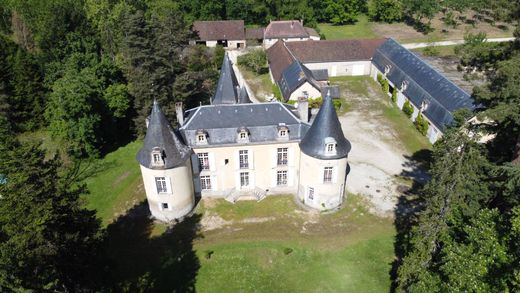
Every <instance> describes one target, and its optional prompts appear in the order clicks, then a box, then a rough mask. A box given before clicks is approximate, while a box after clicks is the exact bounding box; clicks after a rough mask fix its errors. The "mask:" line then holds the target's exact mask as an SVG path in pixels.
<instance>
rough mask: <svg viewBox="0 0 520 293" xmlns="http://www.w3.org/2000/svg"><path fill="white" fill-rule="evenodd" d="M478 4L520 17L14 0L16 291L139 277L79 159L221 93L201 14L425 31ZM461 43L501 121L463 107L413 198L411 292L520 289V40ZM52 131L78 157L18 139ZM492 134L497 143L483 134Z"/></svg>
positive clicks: (10, 25) (5, 90) (381, 6)
mask: <svg viewBox="0 0 520 293" xmlns="http://www.w3.org/2000/svg"><path fill="white" fill-rule="evenodd" d="M468 9H472V10H474V11H477V12H479V13H480V14H481V15H486V16H488V17H491V18H493V19H494V20H496V21H507V22H511V23H513V24H514V25H517V22H518V21H519V20H520V8H519V4H518V3H517V2H515V1H505V0H492V1H482V0H464V1H457V0H453V1H435V0H420V1H415V0H372V1H368V2H367V1H363V0H353V1H347V0H344V1H332V0H325V1H317V0H302V1H298V0H290V1H282V0H274V1H261V0H244V1H238V0H226V1H222V0H205V1H201V0H190V1H187V0H178V1H173V0H156V1H151V0H148V1H146V0H0V291H2V292H21V291H23V292H31V290H32V291H33V292H92V291H107V292H110V291H115V292H120V291H125V290H124V288H128V287H124V286H123V285H121V284H114V282H111V281H110V265H111V264H110V263H109V262H107V261H106V257H104V247H105V241H106V239H105V238H106V237H105V236H106V235H105V232H106V231H105V230H104V229H103V228H102V227H101V225H100V222H99V220H98V219H97V218H96V216H95V214H94V213H93V212H90V211H87V210H85V209H84V208H83V207H82V202H81V200H80V197H81V195H83V194H85V193H86V192H87V191H86V190H85V188H84V186H82V185H81V184H78V180H77V178H78V166H77V164H78V163H77V162H80V161H81V160H84V159H88V158H97V157H100V156H103V155H104V154H106V153H107V152H109V151H110V150H112V149H114V148H116V147H118V146H121V145H124V144H126V143H127V142H128V141H131V140H134V139H135V138H136V137H139V136H140V135H142V134H143V132H144V126H145V118H146V117H147V115H148V113H149V110H150V107H151V104H152V101H153V99H157V100H158V101H159V102H160V103H161V105H162V106H163V108H164V109H165V112H166V114H167V115H168V116H169V118H170V119H171V120H172V121H175V114H174V104H175V102H177V101H183V102H184V103H185V104H186V105H187V107H190V106H194V105H198V104H199V103H206V102H207V101H208V99H209V97H210V95H211V94H212V92H213V90H214V87H215V82H216V80H217V78H218V68H219V66H220V64H221V61H222V58H223V50H222V49H221V48H216V49H208V48H204V47H188V46H187V40H188V38H189V37H190V35H191V32H190V24H191V22H192V20H195V19H208V20H210V19H244V20H245V21H246V23H247V24H257V25H265V24H266V23H268V22H269V20H271V19H303V20H304V21H305V22H306V23H307V25H309V26H313V25H315V24H316V23H318V22H331V23H335V24H343V23H351V22H355V21H356V18H357V16H358V15H359V14H361V13H366V14H368V15H369V16H370V17H371V18H372V19H374V20H377V21H387V22H392V21H402V20H409V21H411V22H414V23H415V24H420V25H419V26H420V27H423V28H424V27H425V26H426V27H427V26H428V23H429V21H430V20H431V19H432V18H433V16H434V15H435V14H436V13H438V12H442V13H444V14H445V15H446V16H447V17H446V19H448V20H449V19H450V18H453V19H456V18H455V16H456V15H460V14H462V13H463V12H464V11H467V10H468ZM450 15H451V16H450ZM454 21H455V20H454ZM518 32H519V30H518V29H517V31H516V37H517V38H518V37H520V35H519V33H518ZM458 54H459V55H460V56H461V63H462V64H463V66H464V67H465V68H466V69H467V70H468V71H478V72H482V74H485V75H486V76H487V78H488V80H489V83H488V84H486V85H485V86H482V87H479V88H476V89H475V91H474V97H475V99H476V101H477V103H478V104H479V110H478V112H479V113H478V117H479V118H481V119H479V121H486V123H481V124H479V123H472V124H468V123H467V122H465V121H467V119H466V118H468V117H469V116H470V114H469V113H465V112H462V113H458V119H457V121H458V123H457V124H456V125H453V127H451V128H450V129H449V130H448V131H447V133H446V135H445V136H444V137H443V139H442V140H441V141H440V142H438V143H437V144H436V145H435V146H434V151H433V155H432V162H431V177H432V179H431V181H430V182H429V183H428V184H426V185H425V186H418V187H417V190H416V194H417V195H418V196H417V197H415V198H414V199H413V200H411V199H409V200H408V201H406V202H403V203H402V204H403V205H405V206H406V207H410V206H413V209H412V210H413V213H408V214H405V215H402V216H400V217H397V219H396V226H397V228H398V235H397V238H396V254H397V257H398V258H397V260H396V262H395V266H394V268H395V270H394V277H395V289H397V290H399V291H410V292H423V291H432V290H435V289H437V290H438V291H507V290H510V291H514V290H519V289H520V247H519V243H520V167H519V165H515V164H514V163H512V161H513V160H514V158H515V157H514V154H515V152H517V151H518V146H517V144H518V143H519V138H520V84H519V83H518V80H520V43H519V42H518V41H517V42H512V43H503V44H491V43H485V42H483V36H468V42H467V44H466V45H464V46H462V47H460V48H458ZM489 121H491V122H489ZM42 130H43V131H45V132H48V133H49V134H50V135H51V136H52V137H53V139H54V140H55V141H58V142H59V143H60V144H61V145H63V149H64V152H61V153H59V154H56V155H55V156H51V157H49V154H46V153H45V151H44V150H42V148H41V146H40V144H39V143H36V142H21V141H19V140H18V139H17V136H18V135H20V134H21V133H29V134H30V133H32V132H34V131H42ZM468 133H470V134H472V136H468V135H467V134H468ZM482 133H491V134H496V138H495V139H493V140H491V141H490V142H489V143H487V144H481V143H477V138H478V134H482ZM64 157H67V160H68V161H69V163H67V164H63V160H64ZM129 159H133V158H129ZM136 282H138V280H136Z"/></svg>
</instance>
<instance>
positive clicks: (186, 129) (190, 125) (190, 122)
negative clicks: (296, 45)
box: [180, 102, 309, 147]
mask: <svg viewBox="0 0 520 293" xmlns="http://www.w3.org/2000/svg"><path fill="white" fill-rule="evenodd" d="M294 110H296V109H295V108H294V107H293V106H291V105H286V104H281V103H278V102H275V103H254V104H237V105H207V106H200V107H197V108H194V109H191V110H189V111H187V113H186V114H187V115H186V119H185V124H184V126H182V127H181V128H180V131H181V132H182V134H183V136H184V138H185V141H186V143H187V144H188V145H190V146H192V147H194V146H197V144H196V141H195V137H196V133H197V131H199V130H204V131H205V132H206V133H207V134H208V138H207V140H208V146H212V145H213V146H214V145H223V144H237V129H239V128H241V127H245V128H247V129H248V130H249V143H253V144H254V143H265V142H276V141H277V139H278V129H277V127H278V126H279V125H285V126H287V127H288V129H289V140H290V141H294V140H297V141H299V140H300V139H301V138H302V137H303V135H304V134H305V132H306V131H307V129H308V128H309V125H308V124H307V123H303V122H301V121H300V120H299V118H298V117H297V116H295V115H294V114H293V111H294ZM197 147H200V146H197Z"/></svg>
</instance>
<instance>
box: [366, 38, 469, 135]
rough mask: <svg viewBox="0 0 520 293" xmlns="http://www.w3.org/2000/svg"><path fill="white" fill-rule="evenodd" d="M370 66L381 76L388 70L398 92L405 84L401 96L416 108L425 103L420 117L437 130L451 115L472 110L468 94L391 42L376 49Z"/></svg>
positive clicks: (416, 57)
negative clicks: (433, 125)
mask: <svg viewBox="0 0 520 293" xmlns="http://www.w3.org/2000/svg"><path fill="white" fill-rule="evenodd" d="M372 62H373V64H374V66H375V67H376V68H377V69H378V70H379V71H381V72H385V68H390V70H389V71H388V73H387V75H386V76H387V78H388V79H389V80H390V81H391V82H392V83H393V84H394V85H396V86H397V87H398V88H401V86H402V84H403V81H406V83H408V85H407V86H406V89H405V90H404V92H403V93H404V95H405V96H406V97H408V98H409V99H410V101H411V102H412V103H413V104H414V105H415V107H417V108H421V105H422V103H423V102H425V103H427V104H428V107H427V108H426V110H424V111H423V114H424V115H425V116H426V117H427V118H428V120H430V121H431V122H432V123H433V124H435V126H436V127H437V128H439V129H440V130H443V129H444V127H445V125H449V124H451V123H452V122H453V112H454V111H456V110H458V109H462V108H468V109H471V110H473V109H475V105H474V101H473V99H472V98H471V96H470V95H469V94H468V93H466V92H465V91H464V90H462V89H461V88H459V87H458V86H457V85H455V84H454V83H453V82H451V81H450V80H448V79H447V78H446V77H444V75H442V74H441V73H440V72H438V71H437V70H435V69H434V68H433V67H431V66H430V65H428V63H426V62H424V61H423V60H422V59H421V58H419V57H418V56H417V55H415V54H414V53H412V52H410V51H409V50H407V49H405V48H404V47H403V46H401V45H400V44H399V43H397V42H396V41H395V40H393V39H388V40H387V41H386V42H384V43H383V44H382V45H381V46H380V47H379V48H377V50H376V52H375V54H374V58H373V60H372Z"/></svg>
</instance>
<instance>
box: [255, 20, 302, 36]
mask: <svg viewBox="0 0 520 293" xmlns="http://www.w3.org/2000/svg"><path fill="white" fill-rule="evenodd" d="M308 37H309V33H308V32H307V31H306V30H305V28H304V27H303V25H302V23H301V22H300V21H298V20H280V21H271V22H270V23H269V25H267V27H266V28H265V34H264V38H265V39H279V38H308Z"/></svg>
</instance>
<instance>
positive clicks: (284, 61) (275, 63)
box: [267, 41, 294, 81]
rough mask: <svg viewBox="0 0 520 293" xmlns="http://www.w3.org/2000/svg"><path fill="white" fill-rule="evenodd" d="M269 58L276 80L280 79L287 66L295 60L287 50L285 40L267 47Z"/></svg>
mask: <svg viewBox="0 0 520 293" xmlns="http://www.w3.org/2000/svg"><path fill="white" fill-rule="evenodd" d="M267 60H268V62H269V68H270V69H271V73H272V74H273V78H274V80H275V81H278V80H280V77H281V76H282V72H283V71H284V70H285V68H287V67H289V65H291V64H292V63H293V62H294V59H293V57H292V56H291V53H290V52H289V50H287V47H285V43H284V42H283V41H278V42H276V43H275V44H274V45H272V46H271V47H270V48H269V49H267Z"/></svg>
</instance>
